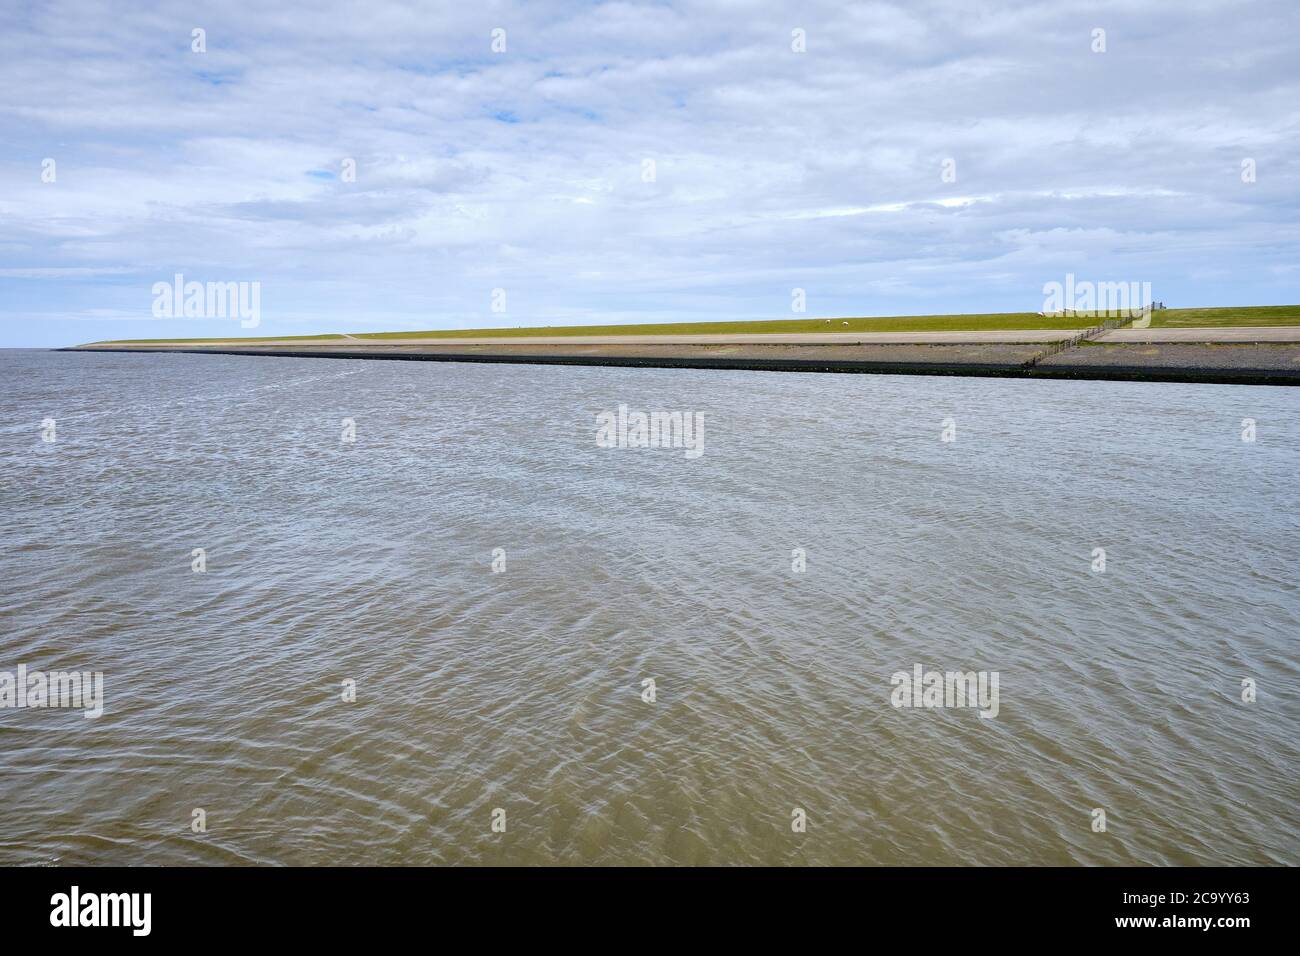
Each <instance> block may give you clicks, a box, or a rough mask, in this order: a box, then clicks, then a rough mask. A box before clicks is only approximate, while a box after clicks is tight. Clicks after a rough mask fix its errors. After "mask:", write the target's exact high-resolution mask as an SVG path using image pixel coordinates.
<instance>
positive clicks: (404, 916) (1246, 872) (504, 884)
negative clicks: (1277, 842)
mask: <svg viewBox="0 0 1300 956" xmlns="http://www.w3.org/2000/svg"><path fill="white" fill-rule="evenodd" d="M1293 874H1294V871H1293V870H1289V869H1283V868H1270V869H1236V868H1210V869H999V870H990V869H942V868H918V869H893V870H885V869H852V870H850V869H833V870H832V869H816V870H797V871H796V870H785V871H782V870H759V869H731V870H703V869H696V870H668V869H656V870H635V871H630V870H614V869H602V870H577V869H561V870H555V869H549V870H541V869H532V870H501V869H496V870H494V869H337V868H324V869H260V868H259V869H251V868H243V869H240V868H233V869H216V868H211V869H198V868H182V869H93V868H79V869H25V870H15V869H7V870H3V871H0V881H3V883H4V887H3V890H2V891H0V919H2V920H3V925H4V927H5V936H6V941H7V942H8V943H10V944H11V945H12V944H14V943H17V942H19V941H21V940H26V939H40V940H42V941H45V940H48V941H50V942H56V941H58V940H59V938H60V937H63V939H64V940H65V941H71V942H75V943H83V944H84V943H98V942H100V941H108V940H110V939H111V938H116V939H117V940H118V941H120V942H124V943H127V944H128V945H132V944H136V943H144V942H145V941H146V940H148V941H158V942H164V943H176V942H187V941H191V940H193V941H197V942H202V943H204V944H209V945H213V944H215V945H220V944H223V943H236V942H256V943H258V944H262V943H266V942H274V941H277V940H284V941H286V942H292V943H293V944H294V945H295V947H300V946H302V945H303V944H308V943H313V942H318V943H320V944H322V945H324V946H327V947H329V948H330V949H331V950H332V951H337V949H336V947H337V946H339V945H343V944H345V943H347V942H348V941H349V940H355V941H357V942H365V943H368V944H370V945H374V944H375V943H377V942H381V941H383V940H386V939H393V940H394V941H395V942H396V941H400V940H404V939H411V938H412V937H415V938H417V939H418V938H420V936H419V935H417V934H427V933H428V932H429V931H430V930H432V931H433V932H434V933H436V934H437V935H436V936H435V937H434V938H436V939H440V940H442V941H443V942H445V943H451V942H452V941H453V939H455V938H462V937H467V938H466V942H470V941H473V940H477V941H479V942H489V941H496V942H499V941H500V936H501V935H502V934H520V933H522V934H524V935H525V936H527V937H529V938H530V939H531V940H532V942H533V943H534V945H541V944H545V943H546V942H547V940H548V939H549V940H551V942H555V941H558V940H573V939H574V938H575V936H580V937H582V938H586V939H590V940H592V941H593V942H598V941H600V940H602V939H603V940H604V941H605V942H606V943H607V944H610V943H612V944H615V945H617V944H618V941H617V939H616V938H611V937H609V936H608V935H605V934H604V933H603V932H602V933H601V934H600V935H597V934H596V932H595V931H596V929H597V927H598V926H600V925H601V924H603V923H609V924H610V925H611V926H612V927H613V928H614V929H617V927H618V925H620V924H622V925H624V930H625V932H626V933H627V934H629V936H628V938H636V937H638V936H640V935H641V934H648V937H647V938H658V939H659V940H660V942H661V943H663V944H665V945H667V944H669V941H670V940H676V941H679V942H680V941H682V939H683V937H682V936H681V935H680V934H681V933H682V932H683V931H684V929H685V927H686V926H687V925H694V924H696V923H702V924H704V925H708V926H712V927H719V926H725V927H726V928H727V931H728V932H729V933H730V932H736V933H739V934H746V935H748V934H765V933H767V932H769V931H775V930H777V929H780V928H782V927H784V928H786V929H787V930H796V929H800V928H802V930H806V931H809V932H813V933H816V934H818V935H820V934H823V933H825V932H827V931H830V930H835V931H836V932H841V931H842V932H851V933H853V934H854V935H855V936H856V937H857V938H860V939H862V938H866V939H872V940H878V939H887V938H895V937H898V936H899V935H900V934H905V935H906V936H907V937H908V938H911V939H913V940H914V941H915V942H916V943H917V944H918V945H921V944H924V942H925V941H926V940H929V941H930V942H932V943H934V944H936V945H940V946H947V945H953V944H957V943H962V944H963V945H971V946H975V945H987V944H989V943H990V942H992V941H993V940H995V939H997V938H998V936H991V935H989V934H990V933H996V934H999V936H1000V935H1001V934H1002V933H1019V932H1033V931H1037V930H1043V931H1046V932H1050V933H1053V934H1055V936H1056V937H1057V938H1059V939H1060V940H1061V941H1062V942H1064V941H1066V940H1069V941H1071V942H1073V941H1075V940H1077V939H1093V938H1096V937H1099V936H1104V937H1107V938H1111V939H1121V938H1123V937H1125V936H1128V937H1131V938H1134V939H1136V940H1143V939H1147V940H1149V939H1152V938H1155V939H1166V940H1177V941H1180V942H1183V941H1186V940H1189V939H1192V938H1198V939H1204V940H1213V941H1214V943H1216V944H1218V945H1221V946H1232V945H1233V944H1234V943H1237V942H1244V941H1246V940H1249V939H1250V938H1251V934H1252V933H1255V932H1257V931H1259V930H1265V931H1268V930H1271V931H1272V933H1273V934H1277V933H1279V932H1280V931H1282V930H1284V929H1285V928H1286V927H1287V926H1288V924H1289V922H1290V920H1289V916H1290V914H1289V913H1286V912H1285V910H1286V909H1289V907H1288V905H1287V904H1288V903H1289V902H1290V897H1291V895H1292V894H1293V892H1294V888H1295V883H1294V880H1293ZM73 887H76V891H75V894H76V895H75V899H76V902H77V907H76V909H77V916H76V918H75V919H74V918H73V917H72V909H73V906H72V903H73V899H74V896H73V894H74V891H73ZM103 894H114V896H113V897H111V898H106V897H105V896H104V895H103ZM120 894H140V895H138V896H135V897H131V896H125V897H124V896H121V895H120ZM143 894H148V907H147V910H146V908H145V897H144V896H143ZM88 898H89V899H88ZM146 912H147V916H148V920H147V929H148V933H147V935H146V934H144V933H142V932H140V931H141V930H143V929H145V928H146V925H145V924H146V920H145V918H144V917H145V914H146ZM101 914H102V916H101ZM685 920H689V921H690V923H689V924H688V923H685V922H683V921H685ZM114 921H115V922H117V923H118V924H119V925H116V926H112V925H109V926H104V925H99V926H86V925H81V924H84V923H86V922H114ZM611 921H612V922H611ZM73 922H76V923H78V924H79V925H77V926H75V927H74V926H73V925H71V924H72V923H73ZM56 923H61V924H64V925H55V924H56ZM451 933H455V934H456V935H455V936H451V935H449V934H451ZM72 934H75V936H74V935H72ZM972 934H973V935H972ZM1243 934H1244V935H1243ZM676 944H677V943H676V942H674V943H673V945H676ZM15 951H17V950H15Z"/></svg>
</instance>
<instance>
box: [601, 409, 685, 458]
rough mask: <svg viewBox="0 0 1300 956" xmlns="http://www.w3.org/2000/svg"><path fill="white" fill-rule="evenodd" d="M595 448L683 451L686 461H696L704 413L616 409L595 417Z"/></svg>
mask: <svg viewBox="0 0 1300 956" xmlns="http://www.w3.org/2000/svg"><path fill="white" fill-rule="evenodd" d="M596 446H597V447H599V448H684V449H685V450H686V451H685V455H686V457H687V458H699V457H700V456H701V455H703V454H704V413H703V412H629V411H628V408H627V406H626V405H619V406H618V411H617V412H608V411H606V412H597V413H596Z"/></svg>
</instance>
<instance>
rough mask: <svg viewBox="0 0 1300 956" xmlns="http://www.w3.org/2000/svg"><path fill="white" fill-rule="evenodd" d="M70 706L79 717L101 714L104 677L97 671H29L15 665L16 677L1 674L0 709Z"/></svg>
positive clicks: (91, 716)
mask: <svg viewBox="0 0 1300 956" xmlns="http://www.w3.org/2000/svg"><path fill="white" fill-rule="evenodd" d="M10 707H26V708H39V707H69V708H81V709H83V710H85V714H83V715H82V716H84V717H86V718H88V719H89V718H94V717H98V716H100V715H101V714H103V713H104V675H103V673H102V672H100V671H85V672H82V671H50V672H49V673H48V674H47V673H45V672H44V671H29V670H27V665H26V664H19V665H18V673H17V675H14V674H11V673H9V671H0V708H10Z"/></svg>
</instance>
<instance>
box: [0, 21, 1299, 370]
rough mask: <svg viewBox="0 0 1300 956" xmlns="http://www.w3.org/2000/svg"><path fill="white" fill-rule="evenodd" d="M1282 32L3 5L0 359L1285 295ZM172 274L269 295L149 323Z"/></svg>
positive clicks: (1291, 203) (1287, 227) (1169, 24)
mask: <svg viewBox="0 0 1300 956" xmlns="http://www.w3.org/2000/svg"><path fill="white" fill-rule="evenodd" d="M1298 27H1300V8H1297V6H1296V3H1295V0H1280V2H1255V3H1232V2H1204V0H1169V2H1164V0H1149V2H1133V0H1128V2H1123V3H1074V2H1070V0H1044V2H1033V0H1031V2H999V3H992V2H990V3H978V2H970V0H964V2H924V0H922V2H911V3H898V4H890V3H851V2H847V0H834V2H827V3H821V2H799V3H789V4H781V3H741V2H733V0H711V2H687V3H664V2H658V3H634V2H610V3H554V2H548V0H530V2H527V3H494V2H475V3H436V2H433V3H418V4H417V3H389V2H385V0H366V2H364V3H356V2H353V3H342V2H339V3H334V2H329V0H324V2H312V3H302V4H296V3H292V2H283V3H281V2H277V3H274V4H272V3H266V2H265V0H259V2H248V3H245V2H229V0H227V2H221V3H213V4H210V5H209V4H188V3H150V2H132V3H121V2H117V3H96V2H86V0H69V2H60V0H51V2H22V0H0V147H2V148H0V347H45V346H62V345H70V344H76V343H80V342H88V341H97V340H105V339H121V338H144V337H180V336H184V337H204V336H218V335H219V336H238V335H309V334H314V333H320V332H374V331H397V330H417V329H450V328H477V327H503V326H522V325H528V326H534V325H566V324H588V323H627V322H646V321H651V322H664V321H692V320H729V319H779V318H800V317H822V316H861V315H913V314H931V313H949V312H1009V311H1037V310H1039V309H1041V308H1043V303H1044V285H1045V284H1046V283H1050V282H1064V281H1065V277H1066V275H1067V274H1073V275H1074V276H1075V277H1076V279H1077V280H1080V281H1097V282H1101V281H1105V282H1150V283H1151V286H1152V294H1153V297H1154V298H1156V299H1159V300H1162V301H1163V302H1164V303H1165V304H1166V305H1167V306H1169V307H1171V308H1172V307H1180V306H1187V307H1193V306H1216V305H1273V304H1290V303H1300V215H1298V213H1300V150H1297V145H1298V144H1300V29H1298ZM196 30H202V31H203V33H202V34H200V35H199V36H200V37H201V41H202V42H199V40H198V39H196V34H195V31H196ZM501 31H504V32H501ZM1097 31H1104V33H1102V34H1099V33H1098V32H1097ZM1102 45H1104V50H1099V49H1098V47H1099V46H1102ZM197 47H202V48H203V49H201V50H199V49H196V48H197ZM51 161H52V162H51ZM349 163H351V164H352V165H349ZM1243 164H1246V165H1248V166H1250V167H1251V169H1253V175H1250V174H1248V172H1247V170H1246V169H1245V168H1244V166H1243ZM352 168H354V169H355V176H354V177H353V176H351V175H348V174H347V173H348V171H349V170H350V169H352ZM1252 180H1253V181H1252ZM178 273H179V274H181V275H183V276H184V280H185V281H186V282H191V281H192V282H199V283H209V282H213V283H215V282H221V283H227V282H242V283H249V285H248V286H247V287H246V289H250V290H251V289H252V288H253V286H252V283H257V286H256V288H257V290H258V295H259V303H260V309H259V313H258V325H257V326H256V327H253V328H244V327H241V323H240V321H238V319H236V318H231V317H228V316H227V317H221V316H214V315H210V314H209V315H205V316H192V317H188V318H187V317H184V316H183V315H180V316H174V317H166V316H165V315H164V316H163V317H159V316H158V315H157V314H156V313H157V312H158V311H159V310H158V309H157V308H156V305H157V303H156V299H157V298H158V296H157V295H156V291H155V288H154V287H155V284H156V283H160V282H161V283H169V284H170V283H172V282H173V281H174V276H175V275H176V274H178ZM795 290H803V291H802V301H803V304H804V308H805V309H806V312H804V313H798V312H795V311H794V310H795V309H796V308H797V307H798V304H799V296H798V295H797V294H796V292H795Z"/></svg>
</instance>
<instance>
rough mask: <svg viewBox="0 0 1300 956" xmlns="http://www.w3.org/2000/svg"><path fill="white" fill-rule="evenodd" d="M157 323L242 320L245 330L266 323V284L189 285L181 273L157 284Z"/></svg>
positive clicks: (203, 283)
mask: <svg viewBox="0 0 1300 956" xmlns="http://www.w3.org/2000/svg"><path fill="white" fill-rule="evenodd" d="M152 291H153V297H154V298H153V317H154V318H155V319H227V318H229V319H239V325H240V327H241V328H245V329H255V328H257V327H258V325H260V324H261V322H262V283H260V282H257V281H253V282H186V281H185V276H184V275H183V274H182V273H180V272H178V273H176V275H175V276H174V277H173V278H172V281H171V282H155V283H154V284H153V290H152Z"/></svg>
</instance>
